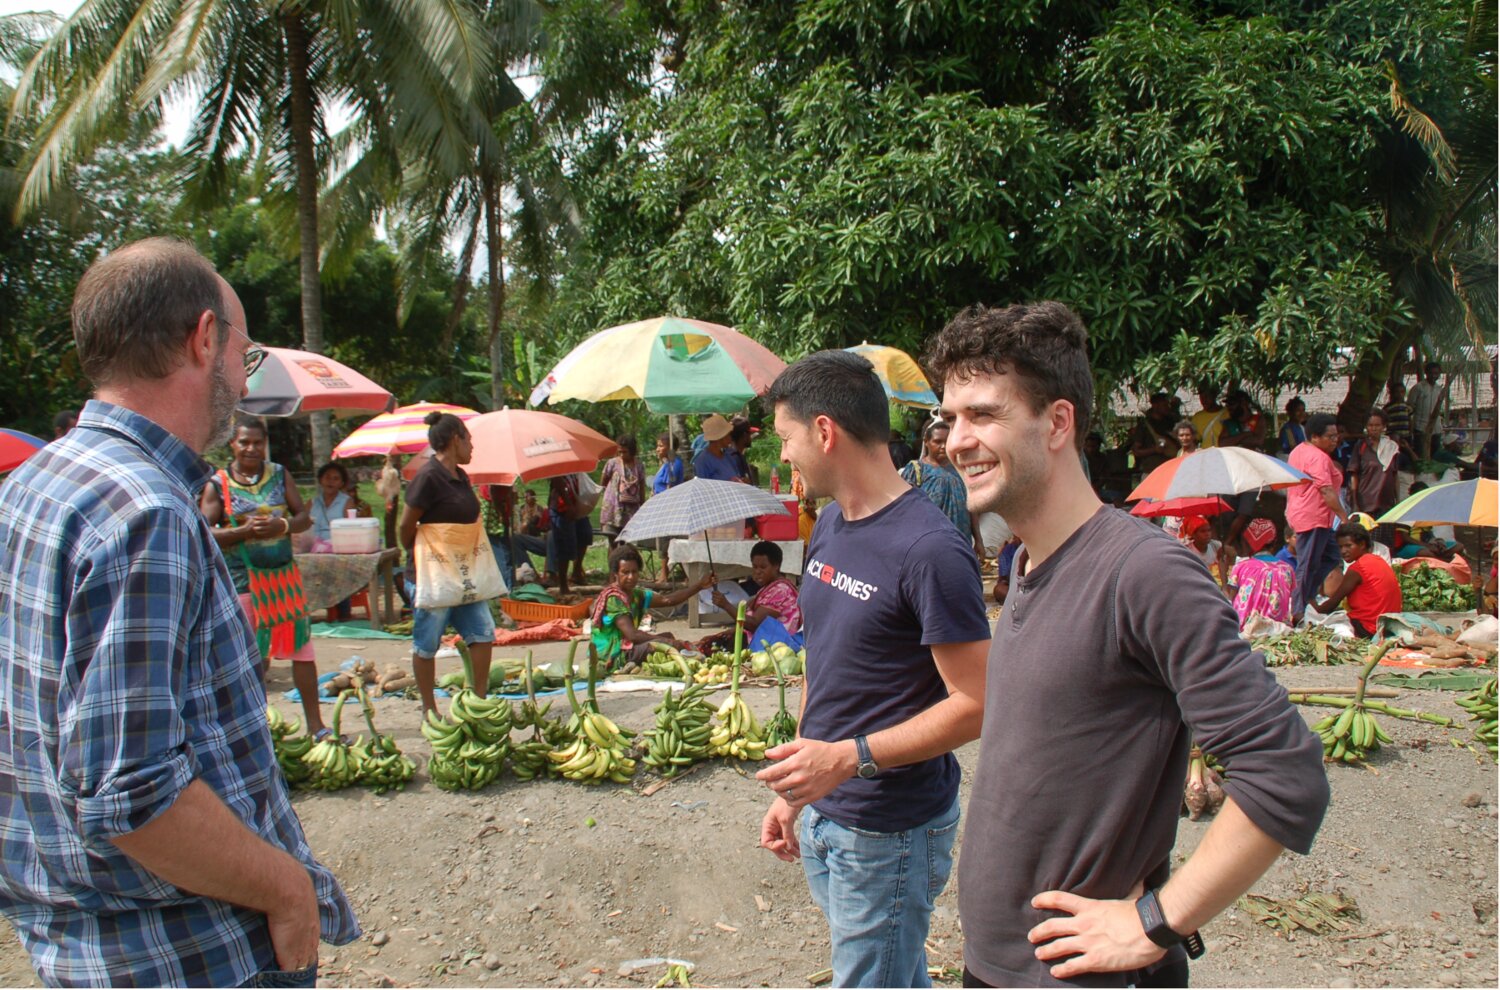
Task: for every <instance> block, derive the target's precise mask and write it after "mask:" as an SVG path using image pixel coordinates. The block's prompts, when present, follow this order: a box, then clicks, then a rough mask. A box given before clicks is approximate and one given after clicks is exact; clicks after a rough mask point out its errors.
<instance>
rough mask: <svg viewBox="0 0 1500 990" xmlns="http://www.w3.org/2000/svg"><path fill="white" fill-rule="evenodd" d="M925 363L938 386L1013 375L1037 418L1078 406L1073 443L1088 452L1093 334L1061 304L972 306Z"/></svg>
mask: <svg viewBox="0 0 1500 990" xmlns="http://www.w3.org/2000/svg"><path fill="white" fill-rule="evenodd" d="M923 363H924V364H925V365H926V366H927V368H928V370H929V371H930V372H931V373H932V378H933V380H934V382H935V383H941V382H945V381H947V380H948V379H950V378H951V379H955V380H957V381H960V382H966V381H969V380H971V379H972V378H974V377H975V376H977V375H1008V374H1014V375H1015V376H1016V382H1017V383H1018V384H1019V386H1020V388H1021V392H1022V394H1024V395H1025V396H1026V397H1027V399H1028V400H1030V404H1031V409H1032V412H1034V413H1038V414H1040V413H1041V412H1042V410H1044V409H1046V408H1047V406H1049V405H1050V404H1052V403H1053V402H1056V401H1058V400H1059V399H1062V400H1066V401H1067V402H1069V403H1071V404H1072V406H1073V424H1074V430H1073V443H1074V445H1075V446H1076V447H1077V448H1078V449H1079V450H1082V449H1083V439H1084V437H1085V436H1087V435H1088V431H1089V418H1090V414H1091V412H1092V410H1093V408H1094V377H1093V374H1092V372H1091V371H1090V370H1089V355H1088V330H1087V329H1085V328H1084V325H1083V320H1082V319H1080V318H1079V316H1078V314H1077V313H1075V312H1073V311H1072V310H1071V309H1069V308H1068V307H1067V306H1064V305H1063V304H1062V303H1060V302H1052V301H1050V300H1049V301H1046V302H1037V303H1016V304H1014V305H1010V306H1006V307H1004V308H993V307H989V306H984V305H975V306H970V307H968V308H967V309H965V310H963V311H961V312H960V313H959V314H958V315H957V316H955V317H953V319H951V320H949V321H948V325H947V326H945V327H943V329H942V330H941V331H939V332H938V334H937V336H935V337H933V338H932V340H931V342H930V343H929V344H928V345H927V353H926V354H925V355H924V360H923Z"/></svg>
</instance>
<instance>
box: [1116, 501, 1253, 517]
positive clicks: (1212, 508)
mask: <svg viewBox="0 0 1500 990" xmlns="http://www.w3.org/2000/svg"><path fill="white" fill-rule="evenodd" d="M1228 511H1229V503H1228V502H1226V501H1224V500H1223V499H1222V498H1219V497H1217V496H1215V497H1213V498H1169V499H1167V500H1166V501H1158V500H1156V499H1144V500H1142V501H1140V502H1137V503H1136V504H1135V505H1134V506H1132V507H1131V509H1130V514H1131V515H1132V516H1141V517H1143V518H1146V519H1154V518H1156V517H1158V516H1216V515H1218V514H1219V513H1221V512H1228Z"/></svg>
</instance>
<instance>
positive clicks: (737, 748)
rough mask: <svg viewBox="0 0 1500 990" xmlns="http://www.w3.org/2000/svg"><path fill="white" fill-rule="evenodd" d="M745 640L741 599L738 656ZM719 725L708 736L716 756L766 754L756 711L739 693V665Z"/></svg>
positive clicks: (757, 757) (736, 629) (734, 668)
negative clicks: (751, 708)
mask: <svg viewBox="0 0 1500 990" xmlns="http://www.w3.org/2000/svg"><path fill="white" fill-rule="evenodd" d="M744 642H745V603H744V602H740V605H739V610H738V612H737V613H736V615H735V620H734V652H733V653H732V654H731V656H734V657H738V656H739V655H740V650H741V649H742V648H743V646H744ZM716 714H717V715H718V716H719V719H720V723H721V724H720V725H718V726H716V727H715V728H714V730H713V732H712V733H711V734H710V735H709V737H708V744H709V751H710V752H711V753H713V755H715V756H734V757H738V758H739V759H741V760H763V759H765V758H766V742H765V735H764V730H762V729H761V726H760V723H759V722H757V721H756V719H755V713H754V712H752V711H751V710H750V706H749V705H747V704H745V699H744V698H743V697H742V696H741V695H740V665H739V664H738V663H735V664H733V665H732V667H731V668H730V681H729V697H727V698H725V699H724V703H723V704H722V705H720V706H719V710H718V712H717V713H716Z"/></svg>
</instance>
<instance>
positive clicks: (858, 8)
mask: <svg viewBox="0 0 1500 990" xmlns="http://www.w3.org/2000/svg"><path fill="white" fill-rule="evenodd" d="M610 6H613V5H610ZM1484 7H1485V5H1484V4H1480V5H1479V8H1481V11H1482V9H1483V8H1484ZM630 10H631V11H632V13H633V14H637V15H641V16H643V17H644V21H645V23H646V24H647V25H649V29H650V32H651V38H652V40H653V41H654V43H656V44H657V46H658V48H657V55H658V57H659V59H660V64H661V68H659V69H657V70H656V74H655V76H654V77H653V78H651V79H650V80H648V82H649V83H650V85H649V86H648V88H647V89H646V90H645V91H644V92H642V93H641V94H640V95H637V96H635V97H633V98H631V99H628V100H624V101H620V102H619V103H618V104H617V105H615V106H614V107H613V109H612V112H609V113H603V114H598V115H596V116H595V117H594V118H593V119H592V120H591V121H590V124H589V126H587V127H584V128H580V129H578V130H576V131H574V132H572V133H570V134H569V135H567V139H566V141H565V142H564V145H563V157H564V160H565V161H566V162H567V163H568V165H569V168H570V171H571V174H572V175H573V176H574V178H575V180H576V182H577V188H578V191H579V192H578V195H579V197H580V202H581V203H582V204H583V208H584V212H585V215H586V216H587V218H588V236H587V237H586V238H585V240H584V242H583V243H582V244H581V245H580V246H579V247H578V248H577V249H576V250H575V251H573V252H572V254H571V255H570V262H571V265H570V268H569V270H568V275H567V277H566V278H565V279H564V280H563V281H562V283H561V284H560V285H559V287H558V296H557V305H558V315H559V318H560V323H561V324H562V325H563V326H565V327H566V328H567V331H568V334H569V336H570V338H576V337H578V336H581V335H583V334H584V333H587V332H592V331H593V330H595V329H598V328H599V327H602V326H607V325H609V324H611V323H616V322H621V321H623V320H627V319H639V318H643V317H646V316H650V315H654V314H658V313H662V312H671V313H680V314H683V315H689V316H696V317H701V318H705V319H714V320H719V321H721V322H727V323H731V324H734V325H736V326H739V327H741V328H743V329H747V330H749V331H750V332H752V333H754V334H756V335H757V336H759V337H760V338H761V339H762V340H763V341H764V342H766V343H767V344H768V345H770V346H771V347H772V348H773V349H775V350H777V351H778V352H779V353H782V354H784V355H786V356H788V357H791V356H795V355H797V354H799V353H802V352H804V351H807V350H810V349H813V348H817V347H828V346H843V345H847V344H851V343H857V342H858V341H860V340H861V339H866V338H868V339H871V340H880V341H882V342H887V343H893V344H896V345H899V346H905V347H908V348H911V347H917V346H919V345H920V342H921V341H922V340H923V339H924V338H925V337H926V336H927V335H928V334H930V333H931V332H933V331H934V330H936V329H937V328H938V327H939V326H941V325H942V323H943V322H944V320H946V318H947V317H948V316H949V315H951V314H952V312H953V311H954V310H956V309H957V308H959V307H960V306H963V305H966V304H968V303H970V302H974V301H985V302H990V303H1004V302H1010V301H1017V300H1026V299H1031V298H1038V297H1052V298H1060V299H1064V300H1066V301H1068V302H1070V303H1071V304H1073V305H1074V306H1076V307H1077V308H1078V309H1079V310H1080V311H1081V312H1082V313H1083V314H1084V315H1085V317H1086V319H1087V320H1088V322H1089V324H1090V327H1091V332H1092V339H1093V356H1094V362H1095V366H1096V368H1097V369H1098V371H1099V373H1100V376H1101V378H1102V379H1104V382H1105V383H1106V384H1110V383H1113V382H1118V381H1132V382H1134V383H1136V384H1137V385H1139V386H1140V387H1149V386H1153V385H1157V384H1168V383H1172V384H1175V383H1180V382H1186V381H1192V380H1195V379H1196V378H1197V377H1198V376H1199V375H1200V374H1203V373H1205V372H1208V373H1211V374H1214V375H1216V376H1218V377H1221V378H1224V379H1231V378H1233V379H1240V380H1243V381H1246V382H1247V383H1251V384H1255V385H1259V386H1262V387H1264V388H1267V389H1269V390H1278V389H1281V388H1285V387H1289V386H1305V385H1310V384H1312V383H1315V382H1318V381H1321V380H1322V379H1323V378H1324V377H1325V376H1326V374H1327V370H1328V368H1329V366H1330V364H1331V360H1332V358H1333V357H1334V356H1335V355H1336V354H1337V352H1338V349H1339V348H1341V347H1343V348H1353V349H1354V350H1355V352H1356V353H1357V354H1359V355H1361V356H1362V355H1365V354H1371V353H1378V352H1379V351H1381V350H1382V348H1384V347H1386V346H1388V345H1389V343H1390V341H1391V340H1392V339H1393V338H1395V337H1398V336H1401V335H1405V336H1406V337H1407V339H1412V338H1413V337H1415V336H1416V335H1418V334H1420V333H1422V332H1423V331H1424V330H1426V329H1427V322H1426V321H1427V320H1428V319H1429V309H1430V307H1427V308H1424V306H1423V305H1422V304H1421V302H1420V301H1419V298H1418V294H1417V293H1414V292H1412V291H1409V290H1408V288H1407V287H1406V282H1403V278H1405V276H1402V275H1401V274H1400V273H1399V272H1398V271H1397V267H1399V266H1393V265H1392V263H1391V256H1392V250H1393V247H1394V246H1395V245H1396V244H1397V242H1398V241H1399V240H1401V239H1402V238H1404V237H1405V236H1406V235H1404V234H1401V233H1399V232H1398V230H1399V228H1400V224H1398V223H1396V221H1395V219H1394V217H1393V211H1394V210H1395V208H1396V207H1395V205H1394V204H1393V203H1392V201H1391V197H1390V195H1389V189H1388V188H1386V187H1384V186H1382V183H1381V178H1382V176H1384V175H1385V174H1386V173H1387V171H1388V169H1387V165H1388V162H1389V156H1390V155H1391V153H1392V146H1393V142H1394V144H1395V145H1398V146H1399V145H1400V144H1401V142H1402V141H1403V140H1404V141H1406V142H1407V143H1408V144H1412V143H1413V142H1415V144H1414V145H1413V146H1414V147H1415V148H1416V150H1417V152H1418V154H1419V156H1420V157H1421V158H1422V160H1423V161H1424V162H1425V161H1427V160H1428V156H1427V155H1426V154H1425V153H1424V152H1423V149H1422V146H1421V143H1420V136H1418V137H1413V136H1411V135H1410V134H1406V132H1404V131H1403V130H1402V126H1403V122H1402V119H1401V118H1400V116H1399V114H1397V113H1396V112H1394V111H1393V109H1392V103H1391V83H1390V79H1389V77H1388V75H1387V68H1386V66H1387V64H1393V65H1396V66H1398V67H1399V71H1400V72H1401V73H1403V75H1402V79H1407V78H1410V80H1411V81H1410V83H1409V86H1410V90H1411V92H1412V93H1413V94H1420V95H1419V96H1418V95H1414V96H1413V97H1412V99H1413V102H1414V104H1415V103H1421V105H1422V106H1424V107H1425V106H1427V105H1428V104H1427V103H1425V102H1422V101H1423V100H1430V101H1431V102H1433V104H1434V105H1452V106H1453V107H1455V108H1457V109H1463V110H1465V111H1467V110H1468V109H1469V108H1470V107H1471V106H1474V105H1477V104H1478V102H1479V101H1478V99H1477V98H1478V96H1480V95H1482V86H1480V85H1479V84H1478V82H1476V81H1475V80H1476V79H1479V78H1483V76H1482V73H1480V74H1478V75H1476V72H1477V70H1476V69H1475V66H1476V65H1481V64H1482V65H1488V64H1489V63H1491V62H1492V61H1493V44H1490V46H1489V50H1490V54H1489V55H1484V54H1483V53H1482V52H1480V51H1479V47H1482V46H1478V47H1476V46H1475V45H1474V44H1473V43H1472V41H1470V42H1469V46H1468V47H1467V48H1466V47H1465V45H1466V39H1467V38H1468V33H1467V28H1468V26H1469V21H1470V20H1472V11H1471V8H1470V6H1469V5H1467V4H1459V3H1455V2H1450V0H1420V2H1417V3H1399V4H1398V3H1394V2H1389V0H1345V2H1336V3H1329V4H1311V5H1310V4H1301V3H1272V4H1266V3H1235V2H1221V3H1207V2H1185V0H1178V2H1154V3H1145V2H1139V0H1137V2H1127V3H1115V4H1103V5H1100V4H1081V3H1080V4H1073V3H1067V2H1057V3H1038V2H1028V0H1001V2H996V3H989V4H968V3H960V2H956V0H954V2H944V0H926V2H921V0H907V2H896V3H888V2H876V0H868V2H833V0H781V2H757V3H748V2H719V3H666V2H644V0H643V2H641V3H640V4H638V5H635V6H631V7H630ZM1492 33H1493V32H1491V34H1492ZM1479 36H1480V37H1485V36H1484V34H1483V32H1482V31H1481V32H1479ZM1488 40H1489V41H1491V42H1492V40H1493V39H1492V38H1490V39H1488ZM630 44H631V45H634V46H636V47H637V48H638V47H639V46H640V45H641V44H642V42H641V41H640V39H638V38H635V39H631V41H630ZM1466 53H1467V54H1466ZM1486 59H1488V61H1486ZM1419 67H1420V68H1419ZM1486 71H1488V70H1486ZM1465 74H1467V76H1466V78H1468V79H1469V81H1468V82H1461V83H1460V82H1442V83H1439V82H1437V80H1450V79H1453V78H1456V77H1465ZM1487 78H1489V80H1490V89H1489V94H1490V97H1489V98H1490V100H1491V102H1490V104H1489V105H1490V107H1491V110H1490V111H1489V113H1490V116H1489V119H1488V123H1487V125H1486V126H1487V127H1488V130H1489V139H1490V141H1491V142H1493V131H1494V127H1493V116H1494V115H1493V102H1492V101H1493V74H1492V71H1491V74H1490V75H1489V76H1488V77H1487ZM1466 100H1467V101H1468V102H1465V101H1466ZM1455 101H1456V102H1455ZM1435 119H1437V118H1436V117H1435ZM1403 134H1405V137H1404V138H1403V137H1402V135H1403ZM1457 157H1458V158H1459V159H1460V160H1462V159H1463V156H1462V155H1460V156H1457ZM1493 160H1494V156H1493V154H1491V155H1490V157H1489V160H1488V161H1489V164H1490V166H1493ZM1419 171H1420V170H1419ZM1476 174H1477V175H1478V176H1480V177H1482V173H1476ZM1489 174H1490V176H1491V178H1490V180H1489V182H1488V185H1485V184H1484V183H1483V182H1476V183H1472V184H1468V185H1463V188H1464V189H1465V190H1467V191H1470V192H1473V195H1472V196H1467V197H1466V196H1464V195H1462V194H1459V193H1457V192H1456V191H1455V193H1454V195H1453V196H1451V197H1450V198H1451V199H1456V200H1461V201H1463V202H1467V203H1471V204H1472V203H1475V202H1479V203H1480V205H1481V210H1480V212H1483V211H1484V210H1485V209H1487V210H1488V216H1489V217H1490V218H1491V219H1490V229H1491V230H1492V229H1493V186H1494V182H1493V171H1491V172H1490V173H1489ZM1411 181H1412V182H1414V183H1416V185H1415V186H1413V187H1412V188H1411V189H1410V190H1407V191H1406V192H1407V193H1408V196H1407V199H1408V200H1409V202H1407V203H1406V204H1405V205H1407V206H1410V207H1414V208H1418V209H1419V210H1421V209H1429V207H1428V206H1427V205H1425V204H1427V203H1428V201H1429V198H1430V197H1428V196H1427V194H1426V193H1425V192H1423V191H1422V189H1419V188H1418V186H1421V187H1423V188H1425V187H1426V186H1430V185H1431V182H1430V181H1429V179H1428V178H1424V177H1422V176H1421V175H1417V176H1413V177H1411ZM1460 185H1462V184H1460ZM1476 190H1477V191H1476ZM1425 222H1427V223H1428V225H1429V227H1431V228H1433V229H1436V228H1439V227H1441V222H1440V220H1438V221H1435V220H1434V219H1433V218H1432V217H1431V216H1429V217H1428V218H1427V221H1425ZM1492 241H1493V238H1492V237H1491V238H1490V243H1491V245H1492ZM1422 243H1423V245H1424V250H1425V251H1426V252H1427V254H1428V255H1431V254H1432V251H1431V250H1430V244H1431V238H1430V237H1428V238H1427V239H1426V240H1423V241H1422ZM1469 243H1471V244H1472V243H1474V242H1469ZM1408 253H1410V252H1408ZM1488 259H1489V261H1488V269H1486V267H1485V261H1484V258H1483V257H1480V258H1478V259H1477V264H1476V265H1475V266H1474V270H1475V271H1476V272H1477V273H1479V274H1482V273H1483V272H1484V271H1486V270H1488V271H1489V272H1490V275H1491V276H1492V275H1493V251H1492V250H1491V251H1490V253H1489V255H1488ZM1451 275H1452V273H1451V272H1449V276H1450V277H1449V278H1448V281H1449V282H1450V283H1452V282H1454V281H1455V280H1454V279H1453V278H1452V277H1451ZM1407 281H1409V279H1408V280H1407ZM1428 281H1429V282H1430V281H1431V280H1428ZM1472 284H1475V285H1476V286H1477V285H1478V283H1472ZM1429 287H1430V286H1429ZM1492 288H1493V287H1492V284H1491V286H1490V288H1489V290H1488V291H1490V293H1491V295H1492V294H1493V292H1492ZM1449 295H1450V296H1452V295H1453V292H1452V290H1451V288H1450V290H1449ZM1469 312H1471V313H1474V312H1481V313H1482V312H1483V310H1482V308H1481V307H1470V310H1469ZM1491 324H1492V320H1491Z"/></svg>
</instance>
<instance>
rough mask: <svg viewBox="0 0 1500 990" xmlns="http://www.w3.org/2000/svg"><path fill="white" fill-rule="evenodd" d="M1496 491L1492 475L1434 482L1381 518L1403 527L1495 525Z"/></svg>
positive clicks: (1385, 521) (1382, 520) (1381, 520)
mask: <svg viewBox="0 0 1500 990" xmlns="http://www.w3.org/2000/svg"><path fill="white" fill-rule="evenodd" d="M1497 491H1500V489H1497V488H1496V487H1495V481H1494V479H1493V478H1475V479H1473V480H1471V481H1450V482H1448V483H1447V484H1446V485H1433V486H1432V487H1431V488H1425V489H1423V490H1422V491H1419V492H1417V493H1416V494H1415V495H1412V496H1410V497H1408V498H1407V499H1406V500H1405V501H1403V502H1401V503H1400V504H1399V505H1397V506H1396V507H1395V508H1394V509H1392V510H1391V511H1389V512H1387V513H1386V514H1385V515H1383V516H1381V517H1380V519H1379V521H1380V522H1383V523H1396V524H1398V525H1402V526H1440V525H1448V526H1494V525H1496V522H1497V519H1496V515H1497V513H1496V505H1495V499H1496V492H1497Z"/></svg>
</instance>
